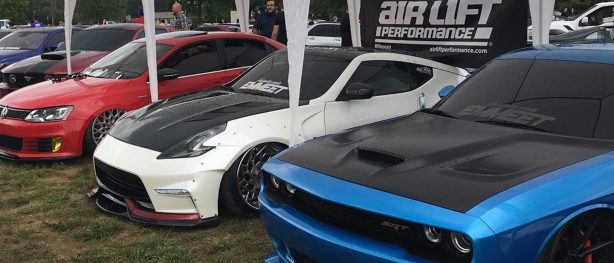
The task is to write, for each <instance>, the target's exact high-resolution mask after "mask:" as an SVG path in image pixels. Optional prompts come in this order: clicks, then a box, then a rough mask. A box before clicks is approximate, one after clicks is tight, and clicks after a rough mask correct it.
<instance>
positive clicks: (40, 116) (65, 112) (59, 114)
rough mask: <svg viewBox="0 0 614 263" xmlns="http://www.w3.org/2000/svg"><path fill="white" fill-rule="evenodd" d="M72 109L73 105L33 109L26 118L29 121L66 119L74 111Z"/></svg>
mask: <svg viewBox="0 0 614 263" xmlns="http://www.w3.org/2000/svg"><path fill="white" fill-rule="evenodd" d="M72 109H73V106H62V107H53V108H45V109H37V110H33V111H31V112H30V114H28V116H27V117H26V118H25V119H24V120H25V121H29V122H52V121H65V120H66V119H67V118H68V116H69V115H70V112H72Z"/></svg>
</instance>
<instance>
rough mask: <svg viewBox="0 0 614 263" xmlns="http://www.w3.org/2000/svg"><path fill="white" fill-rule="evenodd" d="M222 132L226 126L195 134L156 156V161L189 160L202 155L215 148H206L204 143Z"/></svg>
mask: <svg viewBox="0 0 614 263" xmlns="http://www.w3.org/2000/svg"><path fill="white" fill-rule="evenodd" d="M224 130H226V124H223V125H219V126H216V127H213V128H211V129H208V130H206V131H204V132H201V133H199V134H196V135H194V136H192V138H190V139H188V140H185V141H183V142H181V143H179V144H177V145H175V146H173V147H171V148H170V149H168V150H166V151H165V152H163V153H162V154H160V155H159V156H158V159H173V158H189V157H196V156H200V155H203V154H205V153H206V152H208V151H211V150H213V149H214V148H215V146H206V145H204V143H205V142H206V141H207V140H209V139H211V138H213V136H216V135H218V134H220V133H222V132H223V131H224Z"/></svg>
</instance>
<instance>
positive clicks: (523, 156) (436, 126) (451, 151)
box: [278, 112, 614, 213]
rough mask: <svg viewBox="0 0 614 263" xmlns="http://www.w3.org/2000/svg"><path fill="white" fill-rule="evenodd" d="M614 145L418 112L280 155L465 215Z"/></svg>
mask: <svg viewBox="0 0 614 263" xmlns="http://www.w3.org/2000/svg"><path fill="white" fill-rule="evenodd" d="M613 149H614V142H611V141H601V140H594V139H583V138H576V137H566V136H559V135H554V134H547V133H540V132H535V131H529V130H522V129H516V128H509V127H502V126H495V125H489V124H480V123H475V122H469V121H464V120H458V119H452V118H447V117H442V116H436V115H431V114H427V113H422V112H418V113H415V114H413V115H411V116H409V117H406V118H402V119H398V120H394V121H389V122H383V123H379V124H376V125H370V126H366V127H363V128H359V129H356V130H352V131H350V132H347V133H343V134H339V135H333V136H327V137H322V138H319V139H316V140H314V141H311V142H309V143H306V144H304V145H301V146H299V147H297V148H294V149H291V150H289V151H287V152H286V153H285V154H283V155H282V156H280V157H278V158H279V159H280V160H282V161H285V162H288V163H292V164H295V165H298V166H301V167H304V168H306V169H310V170H314V171H317V172H319V173H323V174H326V175H329V176H332V177H336V178H339V179H342V180H346V181H349V182H352V183H356V184H360V185H364V186H367V187H371V188H375V189H378V190H381V191H385V192H388V193H392V194H396V195H400V196H404V197H407V198H411V199H414V200H418V201H422V202H425V203H429V204H433V205H437V206H440V207H444V208H447V209H451V210H455V211H458V212H463V213H464V212H467V211H468V210H470V209H471V208H473V207H474V206H476V205H477V204H479V203H481V202H482V201H484V200H486V199H488V198H489V197H491V196H493V195H495V194H497V193H499V192H502V191H504V190H506V189H509V188H510V187H513V186H515V185H517V184H520V183H523V182H525V181H528V180H531V179H533V178H535V177H538V176H540V175H543V174H546V173H548V172H551V171H554V170H557V169H559V168H562V167H565V166H568V165H571V164H574V163H577V162H579V161H583V160H586V159H590V158H592V157H595V156H597V155H600V154H603V153H606V152H609V151H611V150H613Z"/></svg>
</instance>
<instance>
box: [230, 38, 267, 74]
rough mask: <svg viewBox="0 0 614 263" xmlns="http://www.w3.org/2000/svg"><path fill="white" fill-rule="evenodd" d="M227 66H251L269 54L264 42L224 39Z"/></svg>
mask: <svg viewBox="0 0 614 263" xmlns="http://www.w3.org/2000/svg"><path fill="white" fill-rule="evenodd" d="M224 46H225V48H226V59H227V68H238V67H249V66H251V65H254V64H256V62H258V61H260V60H261V59H263V58H264V57H266V56H267V55H268V54H269V51H268V50H267V48H266V46H265V44H264V43H261V42H258V41H253V40H239V39H229V40H224Z"/></svg>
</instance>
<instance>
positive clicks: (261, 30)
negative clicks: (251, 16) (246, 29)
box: [252, 0, 277, 38]
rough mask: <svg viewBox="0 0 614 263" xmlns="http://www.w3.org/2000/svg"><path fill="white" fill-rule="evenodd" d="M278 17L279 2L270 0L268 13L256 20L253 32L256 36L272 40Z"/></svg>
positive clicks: (267, 4)
mask: <svg viewBox="0 0 614 263" xmlns="http://www.w3.org/2000/svg"><path fill="white" fill-rule="evenodd" d="M276 17H277V1H276V0H269V1H267V2H266V11H265V12H264V13H262V14H260V15H259V16H258V18H256V23H254V28H253V29H252V32H254V33H255V34H258V35H261V36H264V37H268V38H271V35H273V26H274V25H275V19H276Z"/></svg>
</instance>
